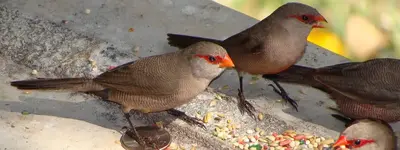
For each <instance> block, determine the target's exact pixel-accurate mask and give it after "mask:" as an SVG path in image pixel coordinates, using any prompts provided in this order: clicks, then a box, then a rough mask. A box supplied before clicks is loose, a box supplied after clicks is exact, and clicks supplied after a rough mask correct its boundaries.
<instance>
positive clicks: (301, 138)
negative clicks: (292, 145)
mask: <svg viewBox="0 0 400 150" xmlns="http://www.w3.org/2000/svg"><path fill="white" fill-rule="evenodd" d="M304 138H305V136H304V135H302V134H299V135H296V136H295V137H294V139H295V140H303V139H304Z"/></svg>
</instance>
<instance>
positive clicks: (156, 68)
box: [11, 42, 234, 145]
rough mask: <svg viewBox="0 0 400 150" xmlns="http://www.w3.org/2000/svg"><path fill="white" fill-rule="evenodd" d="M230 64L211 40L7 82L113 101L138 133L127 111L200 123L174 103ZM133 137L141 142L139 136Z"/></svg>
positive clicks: (200, 88)
mask: <svg viewBox="0 0 400 150" xmlns="http://www.w3.org/2000/svg"><path fill="white" fill-rule="evenodd" d="M229 67H234V64H233V62H232V60H231V58H230V56H229V55H228V54H227V52H226V50H225V49H224V48H223V47H221V46H219V45H217V44H214V43H211V42H198V43H195V44H193V45H191V46H189V47H187V48H185V50H183V51H177V52H172V53H167V54H162V55H155V56H150V57H146V58H142V59H138V60H136V61H133V62H129V63H126V64H123V65H120V66H118V67H116V68H114V69H112V70H109V71H107V72H104V73H102V74H100V75H98V76H97V77H95V78H93V79H88V78H60V79H36V80H23V81H13V82H11V85H12V86H15V87H17V88H18V89H25V90H58V89H64V90H70V91H75V92H83V93H87V94H94V95H96V96H99V97H101V98H102V99H103V100H108V101H112V102H115V103H118V104H120V105H121V106H122V107H121V108H122V110H123V113H124V116H125V117H126V119H127V120H128V123H129V125H130V127H131V128H132V129H133V133H134V135H135V136H138V134H137V131H136V130H135V128H134V126H133V124H132V122H131V121H130V119H129V118H130V115H129V112H130V111H131V110H139V111H142V112H145V113H147V112H160V111H168V112H169V113H170V114H173V115H175V116H177V117H179V118H181V119H183V120H185V121H187V122H188V123H190V124H198V125H203V124H202V123H200V121H199V120H196V119H195V118H194V117H189V116H187V115H186V114H185V113H184V112H181V111H179V110H176V109H173V108H176V107H178V106H181V105H183V104H185V103H188V102H189V101H190V100H192V99H193V98H194V97H195V96H197V95H198V94H200V93H201V92H203V91H204V90H205V89H206V88H207V87H208V85H209V84H210V82H211V81H212V80H213V79H214V78H216V77H217V76H219V75H220V74H221V73H222V72H223V71H224V69H225V68H229ZM198 121H199V122H198ZM138 139H139V141H138V142H139V143H140V144H141V145H144V143H143V139H141V138H138Z"/></svg>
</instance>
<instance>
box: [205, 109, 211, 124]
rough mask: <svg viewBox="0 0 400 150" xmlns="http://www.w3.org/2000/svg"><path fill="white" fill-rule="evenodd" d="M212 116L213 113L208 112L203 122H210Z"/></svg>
mask: <svg viewBox="0 0 400 150" xmlns="http://www.w3.org/2000/svg"><path fill="white" fill-rule="evenodd" d="M211 116H212V114H211V112H207V113H206V115H205V116H204V118H203V122H204V123H208V121H209V120H210V118H211Z"/></svg>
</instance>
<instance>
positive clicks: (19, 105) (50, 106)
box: [0, 96, 176, 131]
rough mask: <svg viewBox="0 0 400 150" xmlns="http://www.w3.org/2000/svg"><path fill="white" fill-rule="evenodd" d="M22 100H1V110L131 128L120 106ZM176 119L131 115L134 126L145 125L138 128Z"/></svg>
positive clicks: (52, 100)
mask: <svg viewBox="0 0 400 150" xmlns="http://www.w3.org/2000/svg"><path fill="white" fill-rule="evenodd" d="M19 99H20V101H0V109H1V110H5V111H10V112H17V113H21V112H23V111H27V112H29V113H30V114H35V115H47V116H56V117H62V118H69V119H76V120H81V121H85V122H88V123H91V124H95V125H98V126H101V127H104V128H108V129H113V130H116V131H120V130H121V128H122V127H123V126H128V123H127V121H126V119H125V118H124V117H123V113H122V111H121V110H120V107H119V105H118V104H116V103H112V102H108V101H101V100H85V101H82V102H67V101H60V100H54V99H43V98H35V97H31V96H19ZM174 119H176V118H175V117H173V116H171V115H168V114H167V113H164V112H162V113H151V114H144V113H141V112H136V111H132V112H131V120H132V121H133V123H142V124H136V125H135V124H134V125H135V126H143V125H150V124H153V123H154V122H156V121H163V123H164V124H165V125H168V124H169V123H171V122H172V121H173V120H174Z"/></svg>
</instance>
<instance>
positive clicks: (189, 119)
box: [167, 109, 207, 129]
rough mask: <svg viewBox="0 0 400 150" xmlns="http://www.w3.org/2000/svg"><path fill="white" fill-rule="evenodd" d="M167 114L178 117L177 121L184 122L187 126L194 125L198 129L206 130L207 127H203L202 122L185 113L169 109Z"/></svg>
mask: <svg viewBox="0 0 400 150" xmlns="http://www.w3.org/2000/svg"><path fill="white" fill-rule="evenodd" d="M167 112H168V113H169V114H171V115H173V116H175V117H178V118H179V119H181V120H183V121H185V122H186V123H187V124H189V125H196V126H198V127H200V128H203V129H207V127H206V126H205V125H204V123H203V120H201V119H198V118H196V117H191V116H188V115H187V114H186V113H185V112H182V111H180V110H176V109H169V110H167Z"/></svg>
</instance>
